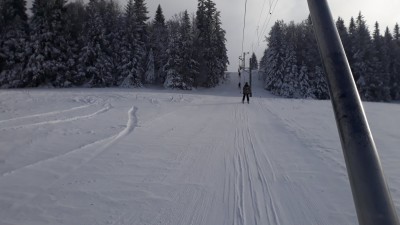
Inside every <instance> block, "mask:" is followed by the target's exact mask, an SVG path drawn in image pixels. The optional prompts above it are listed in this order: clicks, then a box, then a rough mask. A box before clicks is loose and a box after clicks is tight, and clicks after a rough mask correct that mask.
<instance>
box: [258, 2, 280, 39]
mask: <svg viewBox="0 0 400 225" xmlns="http://www.w3.org/2000/svg"><path fill="white" fill-rule="evenodd" d="M278 1H279V0H276V1H275V5H274V7H273V8H272V10H271V11H270V17H269V19H268V22H267V24H266V26H265V27H264V28H263V30H262V32H261V33H260V36H259V37H258V42H260V38H261V37H262V36H263V35H264V34H265V32H266V31H267V28H268V25H269V23H270V22H271V18H272V14H273V13H274V11H275V8H276V6H277V5H278Z"/></svg>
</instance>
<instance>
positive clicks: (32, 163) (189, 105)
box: [0, 73, 400, 225]
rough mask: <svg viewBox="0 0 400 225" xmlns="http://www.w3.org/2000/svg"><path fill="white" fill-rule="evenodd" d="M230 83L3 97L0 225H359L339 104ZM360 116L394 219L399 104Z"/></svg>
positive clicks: (399, 175)
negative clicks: (245, 93) (246, 96)
mask: <svg viewBox="0 0 400 225" xmlns="http://www.w3.org/2000/svg"><path fill="white" fill-rule="evenodd" d="M228 78H229V79H228V80H227V81H226V82H225V83H224V84H223V85H221V86H219V87H217V88H214V89H199V90H196V91H192V92H186V91H171V90H160V89H154V88H147V89H23V90H1V91H0V224H1V225H44V224H50V225H58V224H67V225H108V224H112V225H122V224H124V225H156V224H157V225H164V224H165V225H167V224H168V225H200V224H203V225H253V224H260V225H261V224H263V225H265V224H267V225H291V224H293V225H313V224H318V225H324V224H326V225H339V224H340V225H344V224H346V225H347V224H357V218H356V214H355V209H354V203H353V199H352V195H351V191H350V186H349V182H348V179H347V172H346V168H345V163H344V159H343V154H342V150H341V147H340V142H339V137H338V134H337V129H336V124H335V121H334V118H333V112H332V107H331V103H330V102H329V101H315V100H294V99H282V98H277V97H274V96H272V95H270V94H268V92H266V91H265V90H263V89H262V87H261V84H260V81H258V80H257V79H256V78H254V79H253V82H254V83H255V84H254V85H253V86H254V87H253V97H252V98H251V99H250V104H242V103H241V94H240V91H239V89H238V87H237V83H238V77H237V74H234V73H232V74H230V75H229V76H228ZM242 85H243V83H242ZM364 106H365V109H366V113H367V117H368V119H369V122H370V126H371V129H372V132H373V135H374V138H375V141H376V144H377V147H378V149H379V154H380V157H381V160H382V164H383V167H384V171H385V175H386V177H387V180H388V183H389V187H390V190H391V193H392V196H393V200H394V202H395V205H396V208H397V210H398V211H400V168H399V162H400V151H399V150H400V149H399V146H400V132H399V124H400V105H399V104H396V103H391V104H386V103H365V104H364Z"/></svg>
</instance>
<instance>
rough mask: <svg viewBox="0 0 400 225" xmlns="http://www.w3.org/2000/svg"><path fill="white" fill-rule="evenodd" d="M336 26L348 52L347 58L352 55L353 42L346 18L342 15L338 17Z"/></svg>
mask: <svg viewBox="0 0 400 225" xmlns="http://www.w3.org/2000/svg"><path fill="white" fill-rule="evenodd" d="M336 28H337V30H338V32H339V36H340V39H341V41H342V44H343V47H344V50H345V52H346V56H347V58H349V56H350V55H351V54H350V52H351V43H350V40H349V38H350V37H349V31H348V30H347V27H346V25H345V23H344V20H343V19H342V18H341V17H338V19H337V21H336Z"/></svg>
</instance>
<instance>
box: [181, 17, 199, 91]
mask: <svg viewBox="0 0 400 225" xmlns="http://www.w3.org/2000/svg"><path fill="white" fill-rule="evenodd" d="M179 33H180V34H179V43H180V50H181V51H180V53H179V54H180V58H181V62H182V64H181V68H179V73H180V74H181V76H182V89H185V90H191V89H192V88H193V85H194V80H195V78H196V76H197V75H198V71H197V62H196V61H195V60H194V58H193V36H192V28H191V21H190V18H189V14H188V12H187V10H185V11H184V12H183V15H182V18H181V23H180V29H179Z"/></svg>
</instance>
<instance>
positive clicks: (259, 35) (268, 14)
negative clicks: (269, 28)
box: [257, 0, 275, 45]
mask: <svg viewBox="0 0 400 225" xmlns="http://www.w3.org/2000/svg"><path fill="white" fill-rule="evenodd" d="M274 1H275V0H269V9H268V13H267V16H266V17H265V20H264V23H263V25H262V26H261V30H259V31H258V33H257V43H258V45H260V38H261V36H262V33H263V32H262V31H263V30H264V27H265V26H266V24H267V21H269V20H270V18H269V17H271V9H272V6H273V3H274ZM260 31H261V33H260Z"/></svg>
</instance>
